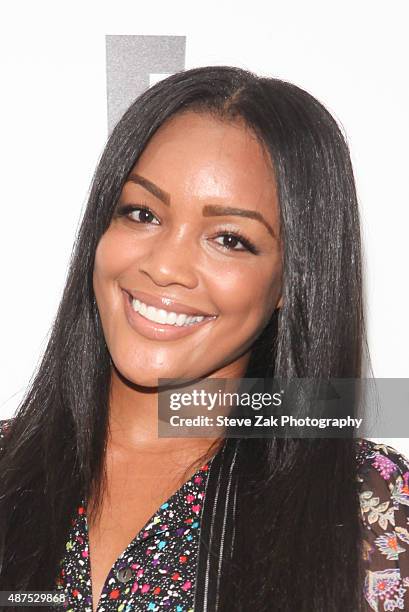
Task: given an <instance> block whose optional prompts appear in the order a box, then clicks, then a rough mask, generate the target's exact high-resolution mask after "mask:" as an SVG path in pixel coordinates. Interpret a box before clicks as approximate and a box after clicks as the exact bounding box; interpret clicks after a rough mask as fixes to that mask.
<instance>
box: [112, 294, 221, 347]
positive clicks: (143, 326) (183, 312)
mask: <svg viewBox="0 0 409 612" xmlns="http://www.w3.org/2000/svg"><path fill="white" fill-rule="evenodd" d="M123 293H124V298H125V310H126V316H127V319H128V322H129V324H130V325H131V327H133V328H134V329H135V330H136V331H137V332H138V333H140V334H142V335H143V336H145V337H148V338H150V339H153V340H158V339H162V340H165V339H175V338H179V337H182V336H185V335H187V334H190V333H192V332H193V331H195V330H196V329H198V328H199V327H202V326H203V325H205V324H206V323H208V322H209V321H212V320H214V319H216V318H217V315H209V314H206V313H204V312H203V311H198V310H195V309H193V308H191V307H189V306H186V305H184V304H180V303H177V302H175V301H173V300H172V299H170V298H159V297H155V296H148V294H146V293H142V292H139V291H138V292H135V291H132V292H130V291H128V290H123ZM145 296H147V297H146V298H145V299H146V302H145V301H143V300H142V299H140V298H142V297H145ZM154 304H155V305H154Z"/></svg>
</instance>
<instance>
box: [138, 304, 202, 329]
mask: <svg viewBox="0 0 409 612" xmlns="http://www.w3.org/2000/svg"><path fill="white" fill-rule="evenodd" d="M132 308H133V310H134V311H135V312H139V314H140V315H141V316H142V317H145V318H146V319H149V321H155V322H156V323H162V324H166V325H175V326H176V327H183V326H187V325H194V324H195V323H200V321H203V319H204V318H205V317H204V316H197V317H195V316H192V315H187V314H184V313H177V312H168V311H167V310H164V309H163V308H155V307H154V306H148V305H147V304H144V302H141V301H140V300H137V299H133V300H132Z"/></svg>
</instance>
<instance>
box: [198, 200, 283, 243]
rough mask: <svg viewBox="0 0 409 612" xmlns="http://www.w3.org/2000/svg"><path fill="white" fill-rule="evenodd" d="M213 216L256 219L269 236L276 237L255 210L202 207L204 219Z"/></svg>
mask: <svg viewBox="0 0 409 612" xmlns="http://www.w3.org/2000/svg"><path fill="white" fill-rule="evenodd" d="M213 215H215V216H224V215H234V216H237V217H248V218H249V219H256V221H260V223H262V224H263V225H264V227H265V228H266V229H267V231H268V233H269V234H271V236H272V237H273V238H275V237H276V235H275V232H274V230H273V228H272V227H271V225H270V224H269V223H268V222H267V221H266V220H265V219H264V217H263V215H262V214H261V213H259V212H257V210H246V209H245V208H232V207H231V206H218V205H215V204H208V205H206V206H204V207H203V216H204V217H212V216H213Z"/></svg>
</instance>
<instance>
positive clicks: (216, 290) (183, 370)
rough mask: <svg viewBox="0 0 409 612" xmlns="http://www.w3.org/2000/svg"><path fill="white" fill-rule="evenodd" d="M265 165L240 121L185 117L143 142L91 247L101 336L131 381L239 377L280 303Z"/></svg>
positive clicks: (274, 218)
mask: <svg viewBox="0 0 409 612" xmlns="http://www.w3.org/2000/svg"><path fill="white" fill-rule="evenodd" d="M281 275H282V251H281V245H280V241H279V208H278V199H277V192H276V185H275V180H274V172H273V170H272V166H271V162H270V160H269V157H268V155H267V154H266V152H265V150H264V149H263V147H262V146H261V144H260V142H259V141H258V140H257V138H256V137H255V136H254V135H253V134H252V132H251V131H250V130H249V129H248V128H246V127H245V126H244V125H243V124H241V123H240V122H236V123H226V122H223V121H221V120H217V119H215V118H214V117H211V116H208V115H203V114H197V113H193V112H185V113H183V114H181V115H177V116H174V117H172V118H171V119H170V120H168V121H167V122H166V123H165V124H164V125H163V126H162V127H161V128H160V129H159V130H158V131H157V132H156V133H155V134H154V136H153V137H152V138H151V140H150V141H149V143H148V145H147V146H146V148H145V150H144V151H143V152H142V154H141V156H140V157H139V159H138V161H137V162H136V164H135V166H134V167H133V169H132V171H131V172H130V174H129V177H128V180H127V181H126V183H125V185H124V187H123V189H122V192H121V194H120V197H119V199H118V202H117V203H116V205H115V210H114V213H113V217H112V221H111V224H110V226H109V227H108V229H107V231H106V232H105V233H104V234H103V236H102V237H101V240H100V242H99V244H98V247H97V251H96V256H95V266H94V292H95V296H96V300H97V304H98V309H99V313H100V316H101V322H102V326H103V329H104V335H105V338H106V342H107V345H108V348H109V351H110V354H111V357H112V359H113V361H114V363H115V365H116V367H117V369H118V370H119V371H121V372H122V373H123V375H124V376H126V377H128V378H129V379H130V380H131V381H133V382H135V383H137V384H141V385H148V386H149V385H150V384H154V381H157V379H158V378H159V377H162V378H181V377H185V378H189V377H192V378H197V377H200V376H206V375H207V374H208V373H209V372H212V373H215V372H216V373H218V375H219V376H220V377H223V373H224V372H225V371H226V368H227V369H228V370H229V372H230V373H231V372H232V371H237V372H240V371H242V369H243V367H244V363H245V361H246V360H248V351H249V349H251V346H252V344H253V342H254V340H255V339H256V338H257V337H258V335H259V334H260V332H261V331H262V329H263V328H264V326H265V325H266V324H267V323H268V321H269V319H270V317H271V315H272V312H273V310H274V309H275V308H276V307H277V306H279V305H280V300H281V297H280V295H281Z"/></svg>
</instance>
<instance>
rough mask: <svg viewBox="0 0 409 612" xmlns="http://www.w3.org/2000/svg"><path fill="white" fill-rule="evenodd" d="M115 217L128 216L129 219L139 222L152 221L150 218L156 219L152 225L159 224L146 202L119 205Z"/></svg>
mask: <svg viewBox="0 0 409 612" xmlns="http://www.w3.org/2000/svg"><path fill="white" fill-rule="evenodd" d="M116 217H128V219H130V220H131V221H134V222H135V223H141V224H143V223H144V224H148V223H152V219H156V223H154V225H159V221H158V219H157V218H156V216H155V215H154V214H153V212H152V211H151V209H150V208H149V206H147V205H146V204H138V206H136V205H135V204H125V205H123V206H119V207H118V210H117V211H116Z"/></svg>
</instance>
